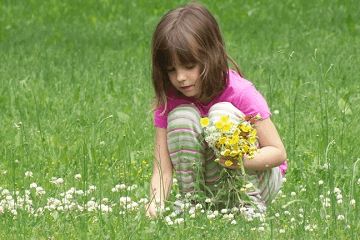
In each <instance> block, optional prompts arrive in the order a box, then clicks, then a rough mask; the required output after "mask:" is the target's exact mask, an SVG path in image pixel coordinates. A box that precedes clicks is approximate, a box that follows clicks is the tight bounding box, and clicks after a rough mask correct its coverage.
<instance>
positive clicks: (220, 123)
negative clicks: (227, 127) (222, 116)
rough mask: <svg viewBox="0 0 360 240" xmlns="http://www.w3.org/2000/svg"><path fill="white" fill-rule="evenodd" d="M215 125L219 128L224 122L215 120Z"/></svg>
mask: <svg viewBox="0 0 360 240" xmlns="http://www.w3.org/2000/svg"><path fill="white" fill-rule="evenodd" d="M215 127H216V128H217V129H219V130H221V129H222V128H223V127H224V123H223V122H221V121H217V122H216V123H215Z"/></svg>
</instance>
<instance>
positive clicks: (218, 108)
mask: <svg viewBox="0 0 360 240" xmlns="http://www.w3.org/2000/svg"><path fill="white" fill-rule="evenodd" d="M223 115H226V116H229V117H230V119H231V120H232V121H234V122H237V121H239V120H240V118H241V117H242V116H244V113H242V112H241V111H240V110H239V109H238V108H236V107H235V106H234V105H232V104H231V103H230V102H219V103H216V104H214V105H213V106H212V107H211V108H210V110H209V118H210V119H212V120H216V119H218V118H219V117H220V116H223Z"/></svg>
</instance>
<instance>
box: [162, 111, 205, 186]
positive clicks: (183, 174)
mask: <svg viewBox="0 0 360 240" xmlns="http://www.w3.org/2000/svg"><path fill="white" fill-rule="evenodd" d="M200 118H201V116H200V113H199V111H198V109H197V108H196V107H195V106H193V105H190V104H189V105H180V106H178V107H176V108H175V109H174V110H172V111H171V112H170V113H169V115H168V128H167V143H168V149H169V154H170V159H171V162H172V164H173V167H174V170H175V173H176V178H177V180H178V184H179V188H180V192H181V193H187V192H194V191H198V190H200V189H202V186H203V184H204V177H203V176H204V169H203V165H204V143H203V141H201V126H200Z"/></svg>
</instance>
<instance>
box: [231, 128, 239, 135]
mask: <svg viewBox="0 0 360 240" xmlns="http://www.w3.org/2000/svg"><path fill="white" fill-rule="evenodd" d="M233 135H234V136H239V135H240V129H238V128H236V129H235V131H234V133H233Z"/></svg>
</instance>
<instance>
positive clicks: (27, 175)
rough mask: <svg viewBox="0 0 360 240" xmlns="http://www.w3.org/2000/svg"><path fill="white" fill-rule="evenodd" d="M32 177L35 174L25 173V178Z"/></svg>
mask: <svg viewBox="0 0 360 240" xmlns="http://www.w3.org/2000/svg"><path fill="white" fill-rule="evenodd" d="M32 176H33V173H32V172H31V171H26V172H25V177H29V178H31V177H32Z"/></svg>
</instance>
